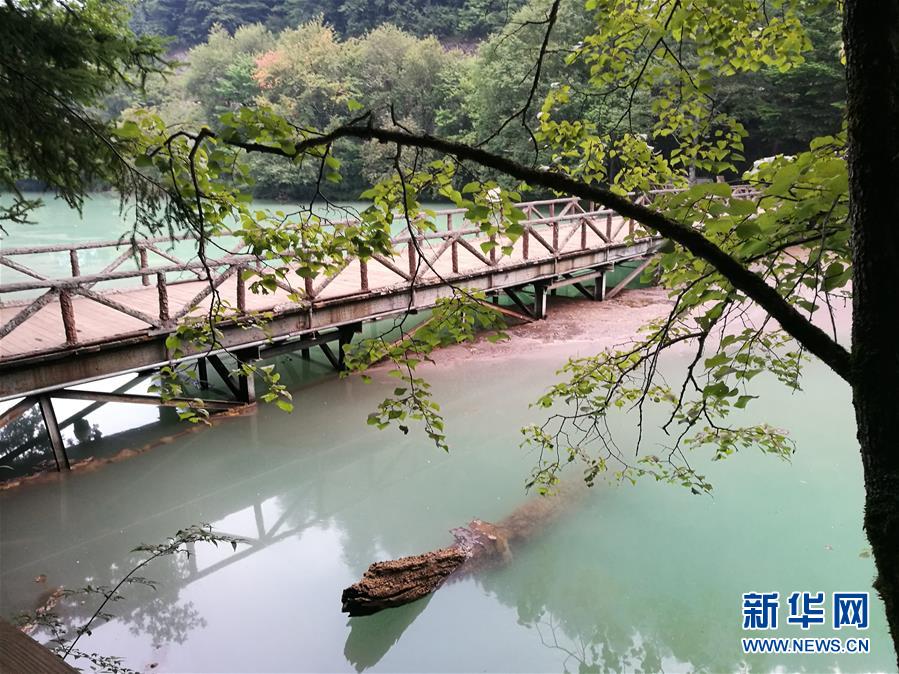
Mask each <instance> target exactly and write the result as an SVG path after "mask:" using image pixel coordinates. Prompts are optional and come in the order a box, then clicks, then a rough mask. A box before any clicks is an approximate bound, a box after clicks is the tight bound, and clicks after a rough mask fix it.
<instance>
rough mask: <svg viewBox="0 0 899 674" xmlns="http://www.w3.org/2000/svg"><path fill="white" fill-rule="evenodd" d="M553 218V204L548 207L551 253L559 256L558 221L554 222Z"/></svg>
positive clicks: (554, 207)
mask: <svg viewBox="0 0 899 674" xmlns="http://www.w3.org/2000/svg"><path fill="white" fill-rule="evenodd" d="M555 217H556V205H555V204H554V203H553V204H550V205H549V219H550V221H551V222H550V225H551V227H552V228H553V253H555V254H556V255H558V254H559V221H558V220H555V219H554V218H555Z"/></svg>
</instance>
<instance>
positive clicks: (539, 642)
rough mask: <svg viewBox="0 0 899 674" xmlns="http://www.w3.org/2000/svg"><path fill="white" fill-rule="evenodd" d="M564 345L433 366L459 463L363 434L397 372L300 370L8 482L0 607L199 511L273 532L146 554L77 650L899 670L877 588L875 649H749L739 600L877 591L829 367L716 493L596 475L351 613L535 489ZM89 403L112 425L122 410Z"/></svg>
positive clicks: (94, 574) (436, 662)
mask: <svg viewBox="0 0 899 674" xmlns="http://www.w3.org/2000/svg"><path fill="white" fill-rule="evenodd" d="M565 351H566V348H564V347H554V348H552V349H549V350H548V352H546V353H541V354H528V355H527V356H525V357H522V358H513V359H511V360H503V361H498V360H485V361H480V362H478V361H476V360H473V361H468V362H461V363H457V364H452V365H446V366H438V367H433V368H430V369H429V371H428V377H429V379H430V380H431V381H432V382H433V384H434V387H435V392H436V395H437V396H438V399H439V400H440V401H441V402H442V403H443V405H444V411H445V414H446V417H447V421H448V425H449V432H450V442H451V447H452V450H451V452H450V453H449V454H448V455H444V454H443V453H441V452H439V451H438V450H436V449H435V448H433V447H432V446H430V445H428V444H427V442H426V441H425V439H424V438H423V436H422V435H421V434H419V433H415V432H413V433H411V434H410V435H409V436H403V435H401V434H399V433H397V432H396V431H394V430H387V431H382V432H378V431H375V430H373V429H372V428H371V427H369V426H367V425H366V423H365V416H366V414H367V412H368V411H370V410H372V409H373V408H374V406H375V405H376V404H377V401H378V400H379V399H380V396H381V395H383V394H384V392H385V387H386V386H390V385H391V384H390V380H389V378H387V377H384V376H383V375H382V374H381V375H378V376H377V377H376V382H375V384H372V385H365V384H363V383H362V382H361V381H359V380H358V379H355V378H350V379H347V380H340V379H337V378H336V377H333V376H329V375H326V374H325V372H324V369H323V367H322V366H319V365H317V364H315V363H312V364H302V363H299V362H298V361H297V363H295V364H294V365H293V366H292V367H294V368H296V369H295V373H296V375H298V376H301V377H302V376H305V378H306V379H307V380H310V381H311V383H308V384H306V385H304V386H301V387H299V388H298V390H297V391H296V396H297V403H298V404H297V408H296V410H295V411H294V413H293V414H291V415H287V414H284V413H280V412H278V411H277V410H275V409H272V408H270V407H261V408H260V409H259V410H258V412H257V413H256V414H254V415H252V416H249V417H242V418H239V419H233V420H229V421H226V422H223V423H222V424H221V425H218V426H216V427H214V428H211V429H208V430H204V431H200V432H197V433H195V434H191V435H188V436H187V437H183V438H180V439H176V440H175V441H174V442H171V443H169V444H165V445H161V446H159V447H157V448H155V449H153V450H152V451H149V452H146V453H143V454H141V455H139V456H136V457H134V458H132V459H129V460H126V461H122V462H120V463H115V464H110V465H108V466H106V467H104V468H103V469H101V470H98V471H95V472H90V473H85V474H73V475H70V476H66V477H65V478H64V479H62V480H60V481H58V482H54V483H51V484H41V485H28V486H25V487H22V488H19V489H16V490H12V491H8V492H5V493H3V494H0V511H2V514H0V523H2V534H0V553H2V572H0V581H2V583H0V585H2V589H0V611H2V613H3V614H5V615H9V614H11V613H14V612H15V611H16V610H19V609H22V608H26V607H28V605H29V603H31V602H34V601H35V598H36V597H37V595H38V594H39V592H40V591H41V590H42V588H43V587H44V586H43V585H41V584H37V583H35V582H34V581H33V579H34V578H35V577H36V576H38V575H39V574H46V575H47V577H48V581H47V584H49V585H53V586H55V585H64V586H66V587H75V586H78V585H83V584H84V583H86V582H92V583H95V584H97V583H109V582H110V581H112V580H114V579H116V578H117V577H118V576H119V575H120V574H121V573H122V572H123V569H124V568H125V567H126V564H127V561H128V559H129V557H128V554H127V552H128V550H129V549H130V548H131V547H133V546H134V545H135V544H137V543H139V542H155V541H159V540H162V539H164V538H165V537H166V536H167V535H170V534H172V533H173V532H174V531H176V530H177V529H178V528H180V527H182V526H185V525H187V524H190V523H195V522H209V523H212V524H213V525H215V526H216V527H217V528H219V529H221V530H224V531H227V532H230V533H233V534H238V535H242V536H246V537H249V538H254V539H259V538H260V537H259V531H260V530H261V531H263V532H267V533H263V534H262V537H261V539H260V540H258V541H257V542H256V543H254V544H253V545H252V546H246V547H244V546H242V547H241V548H240V549H239V550H238V552H237V553H233V552H231V551H230V548H227V549H215V548H209V547H200V548H199V549H197V551H196V557H195V558H193V560H192V561H187V560H184V559H180V560H177V561H176V560H171V559H166V560H162V561H160V562H158V563H157V564H156V566H154V567H153V568H151V569H148V571H147V574H146V575H148V576H150V577H152V578H154V579H156V580H157V581H159V582H160V589H159V591H158V592H156V593H154V592H153V591H151V590H148V589H146V588H135V589H134V590H133V591H130V592H129V594H130V595H131V596H132V598H133V603H126V604H121V605H117V606H115V608H114V612H115V613H116V614H117V615H118V616H120V617H119V619H117V620H115V621H113V622H111V623H109V624H107V625H104V626H102V627H100V628H99V629H96V630H94V633H93V636H92V637H90V638H86V639H84V640H83V642H82V644H81V645H82V646H83V647H84V648H85V649H87V650H95V651H98V652H102V653H108V654H120V655H124V656H126V657H127V663H128V664H129V665H130V666H132V667H134V668H136V669H142V668H145V667H147V666H149V665H150V664H152V663H158V668H156V669H154V671H172V672H187V671H197V672H214V671H228V672H232V671H233V672H238V671H347V670H352V669H354V668H355V669H357V670H362V669H371V670H372V671H421V672H444V671H466V672H468V671H516V672H532V671H562V670H563V669H567V671H658V670H664V671H710V672H723V671H736V670H738V669H740V668H741V667H744V666H745V668H747V669H748V670H750V671H754V672H764V671H774V670H776V669H778V668H780V670H779V671H800V670H801V671H837V670H838V671H889V670H892V669H893V663H894V656H893V651H892V646H891V644H890V642H889V639H888V635H887V631H886V627H885V623H884V616H883V612H882V607H881V605H880V603H879V601H877V600H875V599H873V598H872V615H871V623H872V624H871V627H870V628H869V629H868V630H867V631H866V632H865V633H864V634H863V636H867V637H869V638H870V639H871V643H872V646H871V653H870V654H869V655H853V656H850V655H844V656H825V655H814V656H809V655H806V656H803V655H789V656H784V655H781V656H743V655H742V654H741V652H740V642H739V639H740V637H741V636H745V633H743V632H742V630H741V612H740V595H741V593H742V592H745V591H750V590H766V591H767V590H771V591H779V592H781V595H782V596H785V595H786V594H787V593H789V592H792V591H794V590H810V591H822V590H823V591H826V592H828V593H829V592H832V591H834V590H867V589H869V588H870V582H871V579H872V576H873V564H872V562H871V560H870V559H869V558H867V557H865V556H864V555H865V550H866V542H865V539H864V536H863V534H862V530H861V510H862V498H863V491H862V485H861V475H860V467H859V460H858V456H857V451H856V448H855V442H854V439H853V429H852V423H851V419H850V417H849V412H848V411H849V398H848V392H847V391H846V390H845V389H844V388H843V387H842V386H841V384H840V383H839V382H838V381H836V380H835V379H834V378H832V377H831V376H830V375H829V374H828V373H826V372H824V371H822V370H820V369H818V368H812V369H811V371H810V372H809V377H808V381H807V389H806V391H805V392H804V393H802V394H801V395H798V396H790V395H789V394H787V392H786V391H785V390H783V389H782V388H780V387H778V386H776V385H773V384H770V383H769V384H763V387H764V388H765V395H764V397H763V405H760V406H758V407H757V409H756V410H754V411H751V412H750V416H752V417H754V418H759V419H765V420H767V421H769V422H772V423H775V424H779V425H781V426H783V427H785V428H789V429H790V430H791V431H792V432H793V437H794V438H795V439H796V441H797V443H798V445H799V451H798V453H797V455H796V457H795V459H794V461H793V462H792V463H785V462H781V461H778V460H775V459H771V458H768V457H764V456H761V455H760V454H758V453H754V452H743V453H741V454H740V455H738V456H736V457H733V458H731V459H728V460H727V461H724V462H720V463H717V464H712V465H709V466H708V467H707V468H708V474H709V475H710V477H711V478H712V481H713V483H714V484H715V493H714V496H712V497H698V496H693V495H691V494H689V493H688V492H686V491H685V490H683V489H681V488H676V487H668V486H664V485H657V484H649V483H645V484H638V485H637V486H636V487H618V486H612V485H608V484H601V485H598V486H597V487H595V488H594V490H593V491H592V492H591V495H590V497H589V498H588V499H587V501H586V502H585V503H584V504H582V505H579V506H577V507H575V508H573V510H572V511H571V513H570V514H568V515H566V516H565V517H563V518H562V519H561V520H560V521H558V522H557V523H556V524H554V525H553V526H551V527H550V529H549V530H548V531H546V532H545V534H544V535H542V536H540V537H537V538H535V539H534V540H533V541H532V542H531V543H530V544H528V545H527V546H525V547H523V548H521V549H518V550H516V551H515V553H514V554H515V557H514V560H513V562H512V563H511V564H509V565H508V566H507V567H505V568H502V569H499V570H494V571H491V572H488V573H484V574H483V575H480V576H477V577H472V578H467V579H464V580H462V581H460V582H456V583H452V584H450V585H448V586H446V587H445V588H443V589H441V590H440V591H439V592H438V593H437V594H436V595H434V596H433V597H432V598H431V599H430V600H429V601H422V602H418V603H416V604H413V605H410V606H407V607H404V608H401V609H397V610H394V611H388V612H386V613H382V614H379V615H376V616H372V617H366V618H354V619H347V618H346V617H345V616H344V615H342V614H341V613H340V602H339V597H340V591H341V589H342V588H343V587H344V586H346V585H348V584H350V583H351V582H353V581H354V580H356V579H358V577H359V576H360V575H361V573H362V572H363V571H364V569H365V568H366V567H367V566H368V564H369V563H371V562H372V561H375V560H380V559H386V558H393V557H398V556H401V555H407V554H414V553H418V552H422V551H426V550H429V549H433V548H436V547H440V546H442V545H445V544H448V543H449V542H451V537H450V535H449V533H448V530H449V529H451V528H452V527H455V526H459V525H460V524H464V523H466V522H468V521H469V520H470V519H471V518H473V517H480V518H483V519H487V520H497V519H500V518H502V517H503V516H504V515H506V514H508V513H509V512H511V511H512V510H513V509H514V507H515V506H516V505H517V504H519V503H521V502H523V501H524V500H525V499H526V498H528V497H527V496H526V495H525V494H524V491H523V488H522V486H523V482H524V480H525V478H526V476H527V474H528V471H529V469H530V467H531V465H532V463H533V460H534V457H533V456H531V455H529V454H527V453H526V452H524V451H523V450H521V449H519V448H518V443H519V433H518V427H519V426H520V425H522V424H523V423H526V422H528V421H529V420H533V419H534V412H532V411H530V410H529V409H528V403H529V402H530V401H531V400H532V399H533V398H534V397H535V396H536V395H537V394H538V392H539V391H540V390H541V389H542V388H543V386H544V385H545V384H546V382H548V381H550V380H551V377H552V372H553V370H554V368H555V367H556V366H557V365H558V364H559V363H560V362H561V360H562V359H563V358H564V356H565ZM672 365H674V364H672ZM303 368H305V369H306V371H305V372H304V371H303ZM316 368H321V369H318V370H316ZM769 389H770V390H769ZM98 414H99V416H97V417H96V420H97V421H98V422H99V423H100V424H101V426H102V424H103V423H104V418H106V417H111V416H112V415H116V416H117V417H119V418H121V417H122V416H124V415H127V414H128V406H124V405H120V406H118V407H117V408H116V409H115V410H114V411H113V408H112V407H111V406H109V407H107V408H106V410H105V411H103V412H102V413H98ZM104 415H105V416H104ZM163 423H167V424H168V425H169V429H170V430H172V429H174V428H176V427H174V426H172V425H171V422H163ZM620 425H621V426H622V427H626V423H624V422H623V421H622V423H621V424H620ZM155 432H156V434H159V433H160V432H161V431H160V430H159V429H158V428H157V430H156V431H155ZM623 433H624V434H623V435H622V434H619V437H621V438H624V437H626V435H627V432H626V431H624V432H623ZM658 439H659V438H657V437H650V443H649V445H647V446H650V445H651V444H652V442H653V441H655V440H658ZM699 463H700V464H702V463H703V462H702V461H701V460H700V461H699ZM257 524H258V526H257ZM260 527H261V529H260ZM194 565H195V566H194ZM85 610H87V609H86V607H84V608H81V609H76V610H75V611H74V612H73V613H72V614H71V615H73V616H83V612H84V611H85ZM74 619H75V618H73V620H74ZM781 620H783V616H782V617H781ZM794 633H796V634H797V635H798V634H799V630H792V629H781V630H779V631H778V632H777V633H776V635H777V636H789V635H792V634H794ZM810 634H811V635H812V636H825V635H826V636H832V635H833V633H832V632H831V630H829V629H820V630H819V629H813V630H811V631H810ZM802 636H805V635H802ZM839 636H853V635H852V634H848V633H846V630H843V632H842V633H841V634H840V635H839Z"/></svg>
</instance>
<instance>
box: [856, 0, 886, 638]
mask: <svg viewBox="0 0 899 674" xmlns="http://www.w3.org/2000/svg"><path fill="white" fill-rule="evenodd" d="M844 7H845V10H844V11H845V13H844V21H843V39H844V42H845V46H846V61H847V73H846V75H847V90H848V125H849V148H850V149H849V191H850V202H851V207H850V220H851V224H852V232H853V235H852V242H853V298H854V299H853V325H852V385H853V400H854V404H855V415H856V420H857V423H858V440H859V444H860V446H861V455H862V463H863V465H864V471H865V490H866V500H865V530H866V531H867V534H868V540H869V541H870V542H871V549H872V552H873V554H874V560H875V562H876V564H877V574H878V577H877V580H876V581H875V587H876V589H877V590H878V591H879V593H880V596H881V597H882V599H883V602H884V606H885V607H886V615H887V620H888V621H889V626H890V633H891V635H892V638H893V644H894V646H895V647H896V650H897V652H899V392H897V387H899V279H897V273H899V2H897V1H896V0H846V1H845V5H844Z"/></svg>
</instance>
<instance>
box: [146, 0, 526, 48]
mask: <svg viewBox="0 0 899 674" xmlns="http://www.w3.org/2000/svg"><path fill="white" fill-rule="evenodd" d="M523 2H524V0H225V1H224V2H210V0H140V2H138V3H137V5H136V7H135V12H134V21H133V24H134V26H135V28H136V29H137V30H138V31H139V32H143V33H153V34H157V35H166V36H171V37H172V38H174V41H175V44H177V45H180V46H182V47H190V46H193V45H195V44H198V43H200V42H203V41H205V39H206V37H207V35H208V34H209V31H210V29H211V28H212V27H213V26H214V25H216V24H218V25H220V26H222V27H224V28H225V29H226V30H228V31H234V30H235V29H237V28H239V27H240V26H246V25H250V24H254V23H258V24H261V25H263V26H265V27H266V28H268V29H269V30H272V31H276V32H277V31H280V30H283V29H285V28H290V27H296V26H298V25H300V24H302V23H304V22H306V21H308V20H309V19H311V18H313V17H316V16H321V17H322V19H323V20H324V22H326V23H327V24H328V25H329V26H331V27H332V28H333V29H334V30H335V32H336V33H337V35H339V36H340V37H350V36H358V35H363V34H365V33H366V32H368V31H370V30H372V29H374V28H377V27H378V26H380V25H382V24H385V23H389V24H392V25H394V26H397V27H398V28H402V29H403V30H405V31H408V32H410V33H412V34H413V35H417V36H419V37H425V36H428V35H435V36H437V37H438V38H440V39H441V40H443V41H450V42H455V43H460V44H468V43H472V42H473V41H477V40H480V39H483V38H485V37H487V36H488V35H490V34H491V33H492V32H494V31H496V30H498V29H500V28H502V26H504V25H505V24H506V23H507V21H508V20H509V18H510V17H511V15H512V14H513V13H514V12H515V10H516V9H518V8H519V7H520V6H521V5H522V4H523Z"/></svg>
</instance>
